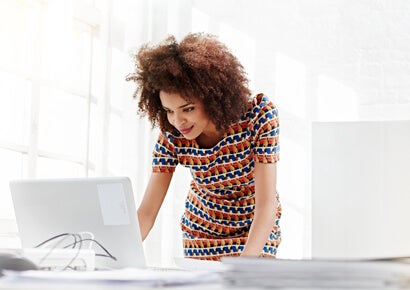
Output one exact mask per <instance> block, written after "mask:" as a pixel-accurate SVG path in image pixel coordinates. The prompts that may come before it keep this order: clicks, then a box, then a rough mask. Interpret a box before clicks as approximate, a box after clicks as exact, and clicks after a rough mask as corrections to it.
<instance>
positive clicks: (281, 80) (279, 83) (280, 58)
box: [275, 53, 307, 118]
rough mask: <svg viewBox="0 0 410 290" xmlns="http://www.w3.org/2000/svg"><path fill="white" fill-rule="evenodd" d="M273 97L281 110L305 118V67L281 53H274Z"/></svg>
mask: <svg viewBox="0 0 410 290" xmlns="http://www.w3.org/2000/svg"><path fill="white" fill-rule="evenodd" d="M275 61H276V72H275V75H276V79H275V84H276V87H275V97H276V99H277V100H278V103H279V104H280V107H281V108H282V109H285V110H286V111H288V112H290V113H291V114H293V115H295V116H296V117H299V118H306V117H307V114H306V111H307V107H306V106H307V103H306V68H305V65H304V64H302V63H300V62H298V61H297V60H295V59H292V58H290V57H289V56H286V55H284V54H282V53H276V57H275Z"/></svg>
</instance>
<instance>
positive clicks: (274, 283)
mask: <svg viewBox="0 0 410 290" xmlns="http://www.w3.org/2000/svg"><path fill="white" fill-rule="evenodd" d="M222 263H223V264H224V265H225V266H226V270H225V271H223V272H221V275H222V280H223V283H224V285H228V286H232V287H248V286H252V287H254V288H255V287H257V288H259V287H260V288H271V289H274V288H314V289H318V288H322V289H331V288H339V289H380V288H394V289H397V288H399V289H400V288H405V289H409V288H410V264H407V263H400V262H391V261H356V260H355V261H340V260H332V261H328V260H282V259H269V258H241V257H239V258H234V257H231V258H228V257H227V258H224V259H223V260H222Z"/></svg>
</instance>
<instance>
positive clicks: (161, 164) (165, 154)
mask: <svg viewBox="0 0 410 290" xmlns="http://www.w3.org/2000/svg"><path fill="white" fill-rule="evenodd" d="M177 165H178V158H177V156H176V153H175V147H174V144H173V137H172V135H171V134H168V133H160V134H159V136H158V140H157V143H156V144H155V147H154V150H153V152H152V172H166V173H173V172H174V171H175V167H176V166H177Z"/></svg>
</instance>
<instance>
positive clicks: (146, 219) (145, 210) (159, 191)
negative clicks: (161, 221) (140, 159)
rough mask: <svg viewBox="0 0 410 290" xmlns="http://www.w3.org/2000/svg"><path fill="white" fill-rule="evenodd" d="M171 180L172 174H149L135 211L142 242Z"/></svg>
mask: <svg viewBox="0 0 410 290" xmlns="http://www.w3.org/2000/svg"><path fill="white" fill-rule="evenodd" d="M171 179H172V173H157V172H153V173H152V174H151V177H150V179H149V182H148V186H147V188H146V190H145V194H144V198H143V199H142V202H141V204H140V206H139V208H138V211H137V213H138V221H139V226H140V231H141V237H142V240H145V238H146V237H147V235H148V233H149V232H150V230H151V228H152V226H153V225H154V222H155V219H156V218H157V215H158V212H159V209H160V208H161V205H162V202H163V201H164V198H165V195H166V194H167V191H168V187H169V184H170V183H171Z"/></svg>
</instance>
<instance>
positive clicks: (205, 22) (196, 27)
mask: <svg viewBox="0 0 410 290" xmlns="http://www.w3.org/2000/svg"><path fill="white" fill-rule="evenodd" d="M208 30H209V16H208V15H207V14H205V13H204V12H202V11H200V10H198V9H196V8H195V7H193V8H192V29H191V31H192V32H204V31H208Z"/></svg>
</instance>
